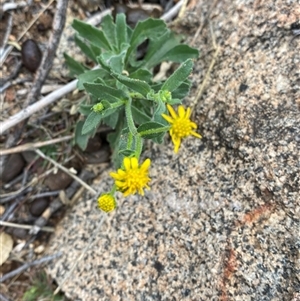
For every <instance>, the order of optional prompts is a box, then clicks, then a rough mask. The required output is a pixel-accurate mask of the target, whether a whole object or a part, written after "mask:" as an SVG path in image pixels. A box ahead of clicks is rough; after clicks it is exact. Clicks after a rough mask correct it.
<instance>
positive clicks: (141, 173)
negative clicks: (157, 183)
mask: <svg viewBox="0 0 300 301" xmlns="http://www.w3.org/2000/svg"><path fill="white" fill-rule="evenodd" d="M150 163H151V160H150V159H146V160H145V161H144V162H143V163H142V165H141V166H139V163H138V159H137V158H135V157H134V158H128V157H125V158H124V161H123V165H124V169H118V171H117V172H111V173H110V175H111V177H113V178H114V179H115V184H116V186H117V189H118V190H119V191H121V192H122V193H123V194H124V196H125V197H126V196H128V195H130V194H135V193H139V194H140V195H144V188H147V189H150V187H149V186H148V183H149V181H150V178H149V177H148V168H149V166H150Z"/></svg>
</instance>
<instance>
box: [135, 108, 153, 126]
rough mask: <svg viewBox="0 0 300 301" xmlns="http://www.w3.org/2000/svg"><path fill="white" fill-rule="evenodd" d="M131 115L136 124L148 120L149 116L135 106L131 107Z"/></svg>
mask: <svg viewBox="0 0 300 301" xmlns="http://www.w3.org/2000/svg"><path fill="white" fill-rule="evenodd" d="M131 111H132V117H133V120H134V122H135V123H136V124H142V123H144V122H147V121H150V120H151V118H150V117H149V116H148V115H146V114H145V113H144V112H142V111H141V110H139V109H138V108H136V107H135V106H132V107H131Z"/></svg>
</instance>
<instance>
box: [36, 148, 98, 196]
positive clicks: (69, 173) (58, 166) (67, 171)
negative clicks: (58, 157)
mask: <svg viewBox="0 0 300 301" xmlns="http://www.w3.org/2000/svg"><path fill="white" fill-rule="evenodd" d="M35 152H36V153H37V154H38V155H39V156H40V157H42V158H43V159H45V160H47V161H49V162H50V163H52V164H53V165H54V166H56V167H57V168H59V169H60V170H62V171H63V172H65V173H66V174H67V175H69V176H70V177H71V178H73V179H74V180H76V181H77V182H78V183H80V184H81V185H82V186H83V187H85V188H86V189H87V190H88V191H90V192H91V193H92V194H93V195H96V194H97V191H96V190H94V189H93V188H92V187H91V186H89V185H88V184H87V183H85V182H84V181H82V180H81V179H80V178H79V177H77V176H75V175H74V174H73V173H71V172H70V171H69V170H68V169H67V168H65V167H64V166H62V165H61V164H59V163H57V162H56V161H54V160H53V159H51V158H50V157H48V156H46V155H45V154H44V153H43V152H41V151H40V150H39V149H36V150H35Z"/></svg>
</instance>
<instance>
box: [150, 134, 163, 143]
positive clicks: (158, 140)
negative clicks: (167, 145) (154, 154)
mask: <svg viewBox="0 0 300 301" xmlns="http://www.w3.org/2000/svg"><path fill="white" fill-rule="evenodd" d="M165 135H166V133H165V132H164V133H161V134H158V135H157V136H156V137H153V138H151V140H152V141H153V142H154V143H157V144H162V143H163V142H164V137H165Z"/></svg>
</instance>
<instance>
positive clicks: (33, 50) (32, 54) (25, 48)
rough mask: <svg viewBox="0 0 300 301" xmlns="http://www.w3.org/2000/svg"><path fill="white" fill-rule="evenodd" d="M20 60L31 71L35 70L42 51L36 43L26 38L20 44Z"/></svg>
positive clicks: (39, 61)
mask: <svg viewBox="0 0 300 301" xmlns="http://www.w3.org/2000/svg"><path fill="white" fill-rule="evenodd" d="M21 53H22V62H23V65H24V66H25V67H26V68H27V69H28V70H29V71H31V72H35V71H36V70H37V69H38V67H39V66H40V63H41V60H42V52H41V50H40V48H39V46H38V44H37V43H36V42H35V41H34V40H32V39H29V40H26V41H25V42H24V43H23V44H22V50H21Z"/></svg>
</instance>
